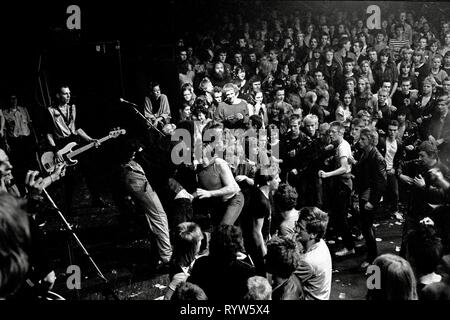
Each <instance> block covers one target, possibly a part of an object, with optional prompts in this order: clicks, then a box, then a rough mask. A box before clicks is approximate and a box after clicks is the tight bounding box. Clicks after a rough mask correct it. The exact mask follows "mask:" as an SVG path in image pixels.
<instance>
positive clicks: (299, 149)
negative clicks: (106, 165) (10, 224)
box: [0, 10, 450, 301]
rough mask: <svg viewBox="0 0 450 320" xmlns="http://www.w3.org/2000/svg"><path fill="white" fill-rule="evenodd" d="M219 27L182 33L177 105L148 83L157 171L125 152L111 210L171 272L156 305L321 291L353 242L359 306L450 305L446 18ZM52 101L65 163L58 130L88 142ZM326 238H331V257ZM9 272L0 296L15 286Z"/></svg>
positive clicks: (10, 133)
mask: <svg viewBox="0 0 450 320" xmlns="http://www.w3.org/2000/svg"><path fill="white" fill-rule="evenodd" d="M225 20H226V23H224V24H223V25H222V26H221V27H218V28H217V30H212V31H211V32H208V33H207V34H204V35H202V34H201V32H199V34H198V35H197V42H193V43H192V44H191V43H189V42H188V41H189V40H188V39H180V40H179V41H177V43H176V48H177V50H178V51H177V52H178V55H177V68H178V69H177V70H178V79H174V81H178V82H179V87H180V95H181V98H182V99H181V100H182V103H181V104H180V105H179V106H174V105H173V104H171V102H170V101H171V100H172V98H171V97H168V96H167V95H165V94H164V93H163V92H164V88H163V87H162V86H161V85H160V84H159V83H158V82H152V83H150V84H149V88H148V89H149V93H148V95H147V97H146V98H145V109H144V110H143V115H144V116H145V117H146V118H147V121H148V124H149V127H150V130H151V132H152V133H153V134H154V136H153V137H152V140H151V141H152V142H151V144H152V147H153V149H155V148H157V149H158V150H159V152H158V154H157V155H158V158H159V161H160V162H162V163H163V168H164V170H162V171H163V172H159V173H158V179H152V177H154V176H155V173H154V172H152V171H151V170H149V169H148V168H150V167H151V165H149V164H148V162H149V161H150V162H151V160H149V158H148V155H147V157H146V154H145V153H146V152H145V145H147V144H149V143H148V141H142V140H143V139H144V138H141V139H140V140H141V141H135V140H133V141H131V140H130V139H126V140H124V141H122V144H121V148H120V163H119V164H118V166H117V168H116V169H117V172H116V173H117V175H116V176H117V181H118V183H117V194H118V197H117V199H118V204H119V208H120V209H121V210H123V211H127V210H131V208H132V207H133V208H138V209H139V211H140V212H143V213H144V215H145V217H146V221H147V225H148V230H149V231H150V233H151V234H152V237H154V239H155V240H156V241H155V243H156V248H157V250H156V251H157V254H158V255H159V263H160V266H159V267H160V268H165V267H167V270H168V272H169V277H170V284H169V286H168V289H167V292H166V293H165V297H164V298H165V299H172V300H206V299H210V300H214V301H218V300H227V299H235V300H236V299H239V300H270V299H273V300H327V299H329V298H330V294H331V283H332V262H333V259H351V258H352V257H353V256H354V255H355V253H356V252H355V247H356V245H355V243H356V242H358V241H362V240H364V241H365V245H366V250H367V255H366V258H365V261H364V262H363V263H362V265H361V269H362V270H365V269H366V268H367V267H368V266H369V265H371V264H373V265H375V266H378V267H379V269H380V270H381V288H376V289H371V290H368V294H367V298H368V299H374V300H383V299H389V300H416V299H449V297H450V295H449V293H450V287H449V280H448V279H449V278H448V274H449V268H450V264H449V255H448V254H449V249H450V219H449V218H448V217H447V212H448V209H449V205H450V203H449V201H450V198H449V196H450V193H449V192H450V172H449V170H448V168H447V166H448V165H449V164H450V142H449V139H450V113H449V107H450V74H448V73H447V72H450V22H449V21H448V20H446V19H445V17H442V21H441V25H431V24H430V23H429V22H428V21H427V19H426V17H424V16H418V15H417V14H416V13H414V12H407V11H400V12H398V14H397V15H396V16H395V15H389V19H387V20H383V21H382V23H381V29H375V30H372V31H369V30H368V28H367V27H366V26H365V23H364V20H361V19H360V18H359V17H358V16H357V15H356V16H355V15H353V14H350V13H349V12H345V11H337V12H336V13H331V14H330V15H325V14H319V15H317V16H313V15H312V14H311V12H309V13H307V14H306V15H302V14H301V13H300V12H293V13H291V14H286V15H283V14H281V13H279V12H278V11H276V10H273V11H272V12H271V13H270V16H269V17H267V18H266V17H264V18H263V17H259V18H258V19H256V21H244V20H243V19H242V17H241V16H240V15H237V16H236V19H229V18H228V17H226V18H225ZM202 36H203V37H202ZM57 97H58V99H57V101H58V103H57V104H56V105H55V106H52V107H50V108H49V115H48V117H49V121H48V125H47V131H45V132H46V137H47V142H48V143H49V145H50V146H51V147H52V149H53V151H54V152H55V158H56V159H60V160H62V159H63V154H62V153H61V148H62V147H63V146H64V145H66V144H67V142H68V141H70V140H71V139H74V138H77V139H80V138H81V140H84V141H85V142H93V143H98V140H96V139H93V138H91V137H90V136H89V135H87V134H86V132H84V131H83V130H82V129H80V128H77V127H76V123H75V118H76V109H75V107H74V106H73V105H70V90H69V87H68V86H61V87H60V88H58V92H57ZM173 101H177V99H173ZM16 106H17V103H16V104H14V103H12V107H11V108H9V109H5V110H4V111H3V114H2V116H1V117H0V119H2V131H1V132H2V136H3V135H5V136H6V137H7V138H6V142H7V146H6V150H7V151H8V152H10V155H11V159H12V161H13V165H14V166H16V163H15V162H16V161H17V167H18V168H21V169H24V165H23V164H19V161H21V157H20V156H16V155H22V154H25V152H26V151H27V150H28V151H29V149H27V148H26V144H25V142H22V140H21V138H19V136H29V135H30V132H29V130H26V128H27V123H28V121H29V116H28V115H27V113H26V110H25V109H23V108H22V109H23V110H22V109H20V108H18V107H16ZM12 115H15V116H12ZM3 119H6V121H4V120H3ZM3 129H5V130H4V131H5V133H3ZM154 129H157V130H158V131H161V132H163V134H164V136H162V135H160V134H159V132H157V131H156V130H154ZM147 138H148V137H147V136H145V139H147ZM23 141H25V138H24V140H23ZM0 156H2V157H3V159H2V162H1V164H2V166H5V163H6V164H7V167H8V170H7V171H8V172H7V174H6V172H5V175H4V176H5V177H6V176H10V175H11V168H10V166H11V165H10V164H9V160H8V158H7V155H6V153H4V152H2V153H0ZM28 157H33V156H32V155H31V156H30V155H28ZM15 159H17V160H15ZM22 160H23V159H22ZM2 170H3V167H2ZM58 170H59V171H58ZM20 172H21V171H20V170H18V173H17V175H18V176H19V175H20V174H22V175H23V176H26V168H25V170H22V172H25V174H23V173H20ZM55 172H56V173H57V176H58V177H59V175H60V172H61V168H59V169H57V170H56V171H55ZM2 175H3V171H2ZM68 175H69V176H70V173H68ZM88 176H89V174H88ZM2 179H5V178H3V176H2ZM53 179H56V176H54V177H53V178H52V179H51V180H53ZM62 180H65V184H66V185H71V182H70V180H68V178H67V177H64V178H62ZM8 181H11V179H9V180H8ZM29 182H30V181H29V179H28V181H27V183H26V184H25V185H26V186H28V188H30V183H29ZM9 184H11V183H9ZM2 186H4V189H5V190H7V189H8V190H10V189H11V188H10V186H8V182H2ZM34 189H39V188H36V187H35V188H34ZM89 189H90V190H91V194H92V196H93V201H94V202H95V203H96V204H99V205H102V201H101V198H100V196H99V195H98V192H94V190H95V188H89ZM71 192H73V191H71ZM71 192H69V193H68V196H67V199H68V200H67V201H66V204H67V203H68V204H67V207H68V210H70V208H71V204H70V196H71ZM4 197H6V196H4ZM5 201H6V200H5ZM4 210H16V211H15V212H17V213H16V214H22V213H20V212H19V211H17V210H18V209H14V208H12V207H11V208H6V207H5V208H4ZM0 213H3V209H2V210H0ZM383 214H385V215H387V216H392V217H394V218H395V219H397V220H398V221H399V222H401V223H402V225H403V233H402V246H401V251H400V253H399V255H398V256H397V255H393V254H382V255H379V252H378V248H377V241H376V235H375V229H374V227H373V223H374V218H375V217H376V216H377V215H383ZM0 217H1V218H2V219H6V218H3V215H1V216H0ZM349 217H351V219H350V218H349ZM2 231H3V232H5V231H4V230H2ZM17 232H19V231H17ZM20 232H22V231H20ZM0 239H2V238H1V237H0ZM22 240H23V239H20V241H22ZM329 240H333V241H337V242H338V244H339V246H338V249H337V250H336V251H334V252H331V253H330V250H329V248H328V245H327V241H329ZM2 246H3V244H2ZM3 252H4V250H3V249H2V250H1V253H2V254H3ZM155 254H156V253H155ZM22 267H23V268H22V269H24V268H25V266H24V265H22ZM25 269H26V268H25ZM0 270H1V272H2V273H4V272H5V273H6V272H11V269H10V268H5V269H4V268H3V267H2V269H0ZM8 270H9V271H8ZM14 272H16V273H20V272H24V270H14ZM6 275H7V273H6ZM46 275H47V274H46ZM15 277H19V276H18V275H15ZM20 277H22V278H24V276H23V275H22V274H20ZM47 277H48V275H47ZM7 278H8V277H7V276H1V277H0V280H1V281H2V283H0V288H3V287H4V286H5V288H8V289H9V291H3V290H2V291H0V293H1V294H2V296H3V297H8V295H12V294H13V293H15V289H16V288H14V290H12V289H11V288H12V285H10V283H9V282H5V283H3V281H4V280H3V279H7ZM16 282H17V281H16Z"/></svg>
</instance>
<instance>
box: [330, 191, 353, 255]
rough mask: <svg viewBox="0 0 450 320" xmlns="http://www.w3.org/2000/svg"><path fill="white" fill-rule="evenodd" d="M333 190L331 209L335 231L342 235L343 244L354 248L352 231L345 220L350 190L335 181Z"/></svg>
mask: <svg viewBox="0 0 450 320" xmlns="http://www.w3.org/2000/svg"><path fill="white" fill-rule="evenodd" d="M333 191H334V192H335V194H334V197H333V202H332V206H331V210H332V213H333V218H334V222H335V226H336V229H337V233H338V234H339V235H340V236H341V237H342V240H343V242H344V246H345V247H346V248H347V249H349V250H352V249H354V248H355V242H354V240H353V236H352V233H351V232H350V227H349V225H348V221H347V213H348V205H349V203H350V195H351V190H350V188H349V187H348V186H346V185H345V184H343V183H336V184H335V189H334V190H333Z"/></svg>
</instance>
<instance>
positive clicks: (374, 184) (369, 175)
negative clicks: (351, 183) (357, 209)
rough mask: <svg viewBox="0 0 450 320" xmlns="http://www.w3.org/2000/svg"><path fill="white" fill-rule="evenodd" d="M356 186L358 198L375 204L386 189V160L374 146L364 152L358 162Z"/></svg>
mask: <svg viewBox="0 0 450 320" xmlns="http://www.w3.org/2000/svg"><path fill="white" fill-rule="evenodd" d="M356 178H357V187H358V190H359V192H360V198H361V199H362V200H364V201H368V202H370V203H371V204H372V205H373V206H375V207H376V206H377V205H378V204H379V202H380V199H381V197H382V196H383V194H384V191H385V189H386V183H387V177H386V162H385V160H384V158H383V156H382V155H381V154H380V152H379V151H378V149H377V148H376V147H373V148H372V149H371V150H370V151H369V152H368V153H366V152H365V153H364V154H363V156H362V158H361V160H360V162H359V163H358V176H357V177H356Z"/></svg>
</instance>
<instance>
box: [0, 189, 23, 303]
mask: <svg viewBox="0 0 450 320" xmlns="http://www.w3.org/2000/svg"><path fill="white" fill-rule="evenodd" d="M21 206H22V203H21V202H20V200H18V199H16V198H14V197H13V196H11V195H9V194H7V193H1V194H0V226H1V228H0V298H8V297H9V296H11V295H13V294H14V293H15V292H16V291H17V290H18V289H19V288H20V286H21V285H22V284H23V282H24V280H25V276H26V274H27V272H28V266H29V264H28V255H27V253H26V250H27V248H28V246H29V243H30V229H29V224H28V217H27V214H26V212H25V211H23V210H22V209H21Z"/></svg>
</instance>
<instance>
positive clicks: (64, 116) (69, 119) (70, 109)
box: [58, 105, 72, 129]
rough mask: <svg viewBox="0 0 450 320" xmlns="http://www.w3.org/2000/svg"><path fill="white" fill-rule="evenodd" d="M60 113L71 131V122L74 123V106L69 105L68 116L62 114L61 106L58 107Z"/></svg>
mask: <svg viewBox="0 0 450 320" xmlns="http://www.w3.org/2000/svg"><path fill="white" fill-rule="evenodd" d="M58 111H59V114H60V115H61V116H62V117H63V119H64V123H65V124H66V125H67V127H68V128H69V129H70V122H71V121H72V106H71V105H68V108H67V112H68V116H66V115H65V114H64V112H62V110H61V107H60V106H58Z"/></svg>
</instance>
